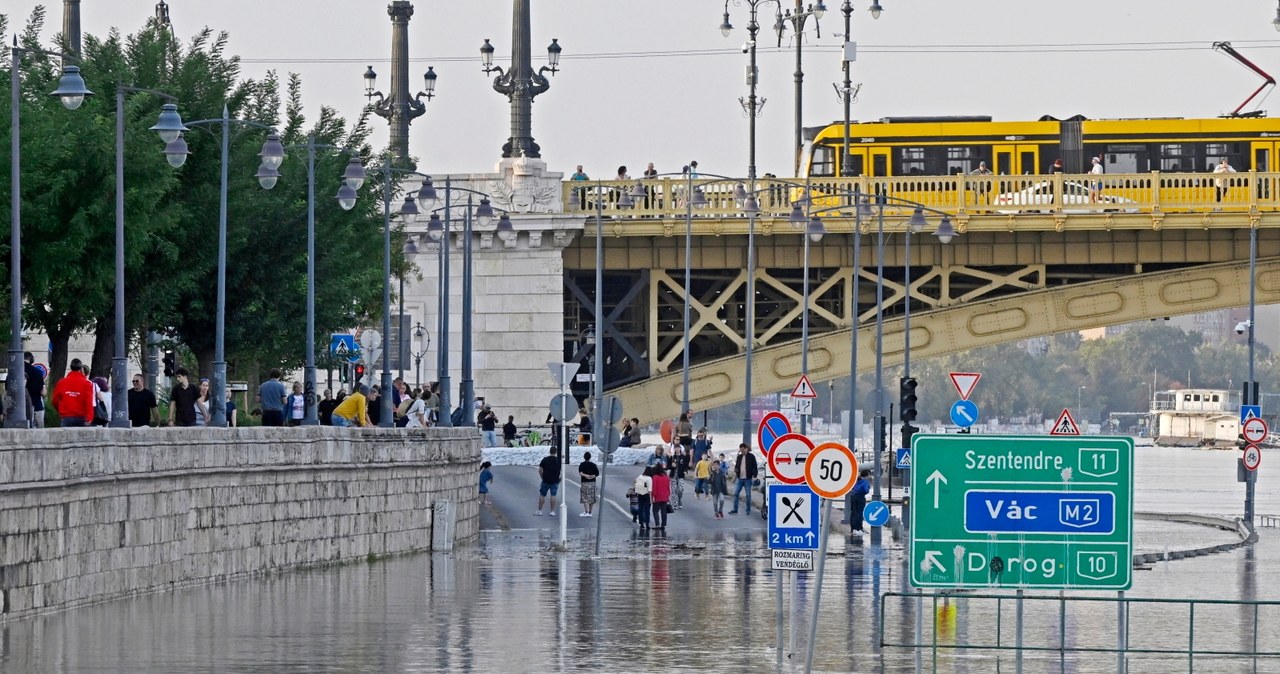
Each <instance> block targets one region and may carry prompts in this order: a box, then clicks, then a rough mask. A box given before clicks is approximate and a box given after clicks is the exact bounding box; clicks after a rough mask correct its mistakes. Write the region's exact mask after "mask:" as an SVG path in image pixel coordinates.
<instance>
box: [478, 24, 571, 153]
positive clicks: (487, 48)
mask: <svg viewBox="0 0 1280 674" xmlns="http://www.w3.org/2000/svg"><path fill="white" fill-rule="evenodd" d="M529 36H530V30H529V0H515V1H514V3H513V5H512V18H511V65H510V66H509V67H508V70H506V71H504V70H503V69H502V68H500V67H498V66H495V65H493V52H494V51H495V50H494V47H493V45H491V44H489V38H485V40H484V44H483V45H481V46H480V58H481V60H482V62H483V64H484V72H485V74H486V75H488V74H492V73H498V77H497V78H496V79H494V81H493V90H494V91H496V92H498V93H500V94H502V95H504V96H506V97H507V100H509V101H510V102H511V137H510V138H508V139H507V142H506V144H504V145H503V146H502V157H503V158H504V159H506V158H510V157H529V158H530V159H537V158H539V157H541V156H542V155H541V153H540V148H539V147H538V144H537V143H535V142H534V141H533V99H534V98H535V97H537V96H538V95H540V94H542V93H545V92H546V91H547V90H548V89H550V88H551V82H550V81H549V80H547V78H546V77H543V73H548V72H549V73H551V75H552V76H554V75H555V74H556V73H558V72H560V69H559V66H560V51H561V49H560V41H559V40H557V39H554V38H553V39H552V40H551V44H550V45H549V46H547V65H545V66H542V67H541V68H539V69H538V72H536V73H535V72H533V56H532V51H531V48H530V40H531V38H530V37H529Z"/></svg>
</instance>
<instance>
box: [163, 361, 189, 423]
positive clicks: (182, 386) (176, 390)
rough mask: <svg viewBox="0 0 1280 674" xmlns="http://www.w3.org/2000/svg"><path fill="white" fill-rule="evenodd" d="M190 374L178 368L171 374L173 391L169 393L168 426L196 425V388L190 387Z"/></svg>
mask: <svg viewBox="0 0 1280 674" xmlns="http://www.w3.org/2000/svg"><path fill="white" fill-rule="evenodd" d="M190 377H191V374H190V373H189V372H187V368H185V367H180V368H178V369H177V370H174V372H173V378H174V381H176V382H177V383H176V384H174V385H173V390H172V391H170V392H169V425H170V426H195V425H196V387H194V386H192V385H191V380H190Z"/></svg>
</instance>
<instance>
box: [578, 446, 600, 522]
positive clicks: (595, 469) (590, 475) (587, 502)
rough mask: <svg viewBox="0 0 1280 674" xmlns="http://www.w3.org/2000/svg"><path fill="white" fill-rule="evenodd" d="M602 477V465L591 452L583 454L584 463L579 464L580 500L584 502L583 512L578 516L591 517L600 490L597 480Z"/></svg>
mask: <svg viewBox="0 0 1280 674" xmlns="http://www.w3.org/2000/svg"><path fill="white" fill-rule="evenodd" d="M599 477H600V467H599V466H597V465H596V464H595V462H594V461H592V460H591V452H586V453H584V454H583V455H582V463H580V464H578V480H579V482H580V484H581V485H582V487H581V488H580V489H579V496H578V501H579V502H580V503H582V512H580V513H578V517H591V509H592V508H593V507H595V505H596V501H597V500H598V499H599V495H600V492H599V491H598V490H597V488H596V480H597V479H598V478H599Z"/></svg>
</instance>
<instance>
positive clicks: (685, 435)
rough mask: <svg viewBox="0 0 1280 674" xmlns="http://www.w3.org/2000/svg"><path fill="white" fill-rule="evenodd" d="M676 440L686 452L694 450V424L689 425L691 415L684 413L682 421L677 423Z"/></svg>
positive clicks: (681, 416)
mask: <svg viewBox="0 0 1280 674" xmlns="http://www.w3.org/2000/svg"><path fill="white" fill-rule="evenodd" d="M676 438H677V439H678V440H679V441H680V446H681V447H684V449H685V451H692V450H693V424H691V423H689V413H688V412H682V413H681V414H680V421H677V422H676Z"/></svg>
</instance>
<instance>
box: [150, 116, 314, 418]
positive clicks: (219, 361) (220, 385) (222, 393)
mask: <svg viewBox="0 0 1280 674" xmlns="http://www.w3.org/2000/svg"><path fill="white" fill-rule="evenodd" d="M214 124H217V125H219V126H221V128H222V131H221V134H220V139H221V145H222V151H221V154H220V157H219V161H220V173H221V176H220V182H219V189H218V304H217V315H216V318H215V321H214V337H213V381H211V382H210V386H211V387H212V402H213V414H212V418H211V419H210V422H209V425H210V426H217V427H225V426H226V425H227V401H226V389H227V357H226V332H227V331H226V317H227V164H228V162H229V161H230V159H229V154H230V134H231V126H232V125H233V124H234V125H241V126H248V127H254V128H258V129H265V130H267V131H268V132H270V131H272V128H271V126H270V125H268V124H263V123H262V122H255V121H253V120H248V119H232V118H231V115H230V114H229V113H228V111H227V106H226V105H223V106H222V116H221V117H219V118H216V119H201V120H197V121H194V122H188V125H189V126H192V127H200V126H206V125H209V126H211V125H214ZM263 148H264V149H265V148H266V146H265V145H264V146H263ZM311 394H312V396H313V397H314V394H315V391H314V387H313V389H312V390H311ZM310 404H311V403H310V402H308V403H307V405H308V406H310ZM126 421H127V419H126Z"/></svg>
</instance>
